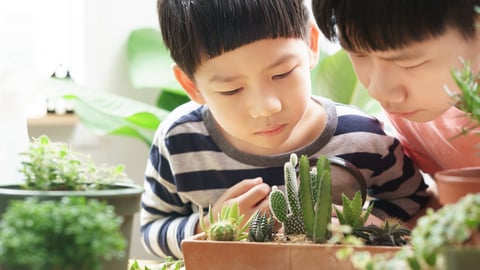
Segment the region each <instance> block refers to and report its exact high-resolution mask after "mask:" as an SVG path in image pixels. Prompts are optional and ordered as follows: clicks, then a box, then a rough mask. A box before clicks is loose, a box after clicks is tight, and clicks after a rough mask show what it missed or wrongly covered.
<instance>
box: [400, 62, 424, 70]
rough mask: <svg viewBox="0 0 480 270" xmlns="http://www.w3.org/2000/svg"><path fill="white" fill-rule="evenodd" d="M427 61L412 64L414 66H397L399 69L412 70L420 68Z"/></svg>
mask: <svg viewBox="0 0 480 270" xmlns="http://www.w3.org/2000/svg"><path fill="white" fill-rule="evenodd" d="M426 62H427V61H424V62H420V63H418V64H414V65H404V66H402V65H399V66H400V67H401V68H403V69H414V68H417V67H420V66H421V65H423V64H425V63H426Z"/></svg>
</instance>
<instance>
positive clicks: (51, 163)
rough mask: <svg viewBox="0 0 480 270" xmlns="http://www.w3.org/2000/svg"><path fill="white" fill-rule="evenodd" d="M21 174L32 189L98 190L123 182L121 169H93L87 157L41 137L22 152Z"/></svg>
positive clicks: (64, 145)
mask: <svg viewBox="0 0 480 270" xmlns="http://www.w3.org/2000/svg"><path fill="white" fill-rule="evenodd" d="M21 155H23V156H25V157H26V159H25V160H24V161H22V167H21V169H20V172H21V173H23V175H24V176H25V184H24V187H25V188H26V189H31V190H97V189H102V188H105V187H107V186H108V185H109V184H112V183H114V182H117V181H121V180H126V175H125V173H124V172H123V170H124V168H123V166H115V167H108V166H96V165H95V164H94V163H93V161H92V160H91V159H90V157H88V156H85V155H81V154H79V153H77V152H74V151H73V150H72V149H71V147H70V146H69V145H67V144H66V143H56V142H52V141H51V140H50V139H49V138H48V136H46V135H42V136H40V137H38V138H36V139H34V140H33V141H32V142H31V143H30V146H29V149H28V151H27V152H25V153H22V154H21Z"/></svg>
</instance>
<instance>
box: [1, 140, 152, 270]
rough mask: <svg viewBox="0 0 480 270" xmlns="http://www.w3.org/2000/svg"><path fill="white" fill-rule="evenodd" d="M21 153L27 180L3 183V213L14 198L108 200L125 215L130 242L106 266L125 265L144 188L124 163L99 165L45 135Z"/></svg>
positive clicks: (123, 228)
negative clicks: (130, 178) (134, 181)
mask: <svg viewBox="0 0 480 270" xmlns="http://www.w3.org/2000/svg"><path fill="white" fill-rule="evenodd" d="M22 156H23V157H24V159H23V161H22V167H21V172H22V173H23V175H24V180H25V181H24V182H22V183H18V184H8V185H1V186H0V217H1V216H3V213H5V211H6V209H7V207H8V206H9V205H10V203H11V202H12V201H15V200H25V199H27V198H31V197H34V198H36V199H38V200H39V201H44V200H61V199H62V198H64V197H86V198H87V199H96V200H99V201H105V202H106V203H107V204H108V205H111V206H112V207H113V208H114V210H115V213H116V214H117V215H118V216H120V217H121V218H122V220H123V221H122V223H121V232H122V234H123V237H124V238H125V240H126V241H127V244H126V245H125V250H124V256H123V257H121V258H116V259H114V260H111V261H109V264H108V266H105V268H104V269H111V270H117V269H124V268H125V269H126V268H127V265H128V254H129V247H130V245H129V243H130V237H131V230H132V224H133V215H134V214H135V213H136V212H138V211H139V208H140V196H141V193H142V192H143V188H142V187H140V186H138V185H135V184H132V183H130V181H128V179H127V177H126V175H125V174H124V173H123V167H122V166H107V165H102V166H97V165H95V164H94V163H93V162H92V161H91V159H90V157H89V156H85V155H82V154H80V153H77V152H75V151H73V149H71V147H70V146H69V145H67V144H66V143H58V142H52V141H50V139H49V138H48V137H47V136H45V135H43V136H40V137H39V138H36V139H34V140H33V141H32V142H31V143H30V146H29V149H28V151H27V152H25V153H22ZM105 218H107V217H105ZM105 222H106V221H105Z"/></svg>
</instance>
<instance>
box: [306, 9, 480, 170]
mask: <svg viewBox="0 0 480 270" xmlns="http://www.w3.org/2000/svg"><path fill="white" fill-rule="evenodd" d="M475 6H477V8H478V6H480V0H462V1H451V0H423V1H414V0H410V1H383V0H376V1H347V0H313V2H312V9H313V13H314V15H315V19H316V21H317V23H318V25H319V27H320V29H321V30H322V32H323V34H324V35H325V36H326V37H327V38H328V39H330V40H332V41H333V40H336V39H338V40H339V42H340V44H341V45H342V47H343V48H344V49H345V50H346V51H347V52H348V54H349V55H350V59H351V61H352V64H353V67H354V69H355V72H356V74H357V76H358V78H359V80H360V81H361V83H362V84H363V85H364V86H365V87H366V88H367V89H368V92H369V94H370V95H371V96H372V97H373V98H375V99H376V100H378V101H379V102H380V104H381V105H382V107H383V109H384V111H385V113H386V115H387V117H388V118H389V119H390V120H391V123H392V124H393V126H394V127H395V129H396V131H397V132H398V137H399V138H400V141H401V142H402V144H403V146H404V148H405V151H406V153H407V154H408V155H409V156H410V157H411V158H412V159H413V160H414V162H416V163H417V165H418V166H419V167H420V169H421V170H422V171H423V172H425V173H428V174H431V175H433V174H434V173H435V172H437V171H439V170H444V169H452V168H460V167H470V166H480V155H479V153H480V149H479V148H478V147H475V145H478V144H480V136H479V134H478V133H479V132H480V129H478V128H477V129H474V130H473V131H472V132H470V133H469V134H468V135H461V136H457V135H458V134H460V133H461V131H462V129H463V128H468V127H471V126H472V123H470V122H469V120H468V119H467V118H466V117H465V114H464V113H463V112H462V111H460V110H459V109H457V108H456V107H455V104H454V101H453V100H452V99H451V97H450V96H449V95H448V94H447V91H445V87H448V89H450V90H451V91H453V92H458V91H459V89H458V88H457V87H456V85H455V83H454V81H453V79H452V76H451V73H450V72H451V70H452V69H453V68H461V67H462V62H461V61H460V59H464V60H465V61H468V62H469V63H470V64H471V67H472V70H473V71H474V72H478V70H479V68H480V28H479V27H476V25H479V24H480V14H478V13H477V12H475Z"/></svg>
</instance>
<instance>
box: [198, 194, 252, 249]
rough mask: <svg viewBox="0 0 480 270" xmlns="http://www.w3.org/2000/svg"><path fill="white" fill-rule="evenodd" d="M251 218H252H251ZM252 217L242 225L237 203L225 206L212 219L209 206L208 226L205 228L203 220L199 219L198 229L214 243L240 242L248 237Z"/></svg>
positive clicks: (201, 211) (242, 217) (200, 210)
mask: <svg viewBox="0 0 480 270" xmlns="http://www.w3.org/2000/svg"><path fill="white" fill-rule="evenodd" d="M199 212H200V217H202V216H203V208H202V207H199ZM252 217H253V216H252ZM252 217H251V218H250V219H249V220H248V221H247V222H246V223H245V224H243V225H242V222H243V219H244V215H242V214H241V213H240V207H239V206H238V203H237V202H234V203H233V204H232V205H225V206H223V207H222V209H221V210H220V212H219V213H218V217H217V220H215V219H214V216H213V213H212V206H209V210H208V218H209V222H210V225H209V226H208V227H207V226H206V225H205V224H204V222H203V218H200V227H201V228H202V230H203V231H204V232H205V233H206V235H207V239H209V240H215V241H240V240H244V239H246V238H247V237H248V233H247V231H248V228H249V226H250V222H251V220H252Z"/></svg>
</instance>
